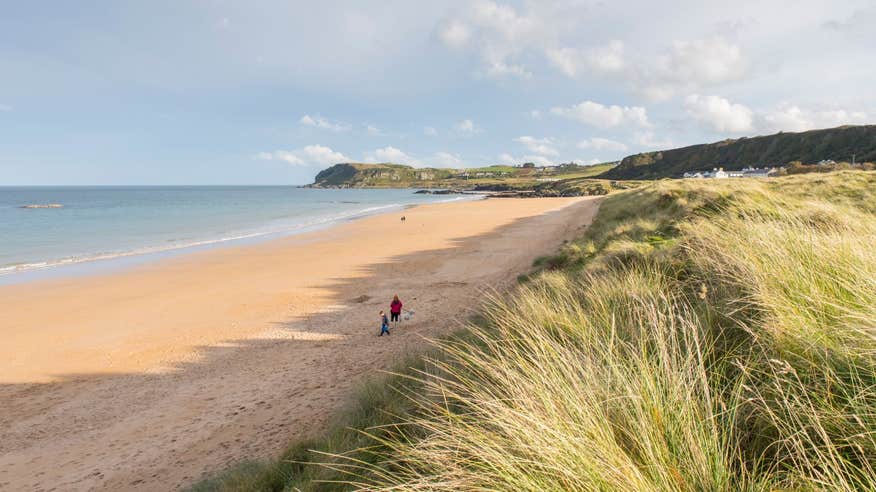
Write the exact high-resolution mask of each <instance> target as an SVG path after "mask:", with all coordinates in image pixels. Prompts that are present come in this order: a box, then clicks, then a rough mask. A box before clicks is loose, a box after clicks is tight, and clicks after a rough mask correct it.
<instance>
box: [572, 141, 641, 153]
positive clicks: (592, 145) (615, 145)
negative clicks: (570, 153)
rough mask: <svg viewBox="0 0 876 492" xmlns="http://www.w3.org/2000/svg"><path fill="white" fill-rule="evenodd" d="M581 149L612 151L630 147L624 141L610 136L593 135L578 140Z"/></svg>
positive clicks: (622, 150) (620, 150) (621, 150)
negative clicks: (612, 138)
mask: <svg viewBox="0 0 876 492" xmlns="http://www.w3.org/2000/svg"><path fill="white" fill-rule="evenodd" d="M578 148H579V149H593V150H607V151H611V152H625V151H626V150H627V149H629V147H628V146H627V144H625V143H623V142H618V141H616V140H611V139H608V138H601V137H593V138H588V139H586V140H582V141H580V142H578Z"/></svg>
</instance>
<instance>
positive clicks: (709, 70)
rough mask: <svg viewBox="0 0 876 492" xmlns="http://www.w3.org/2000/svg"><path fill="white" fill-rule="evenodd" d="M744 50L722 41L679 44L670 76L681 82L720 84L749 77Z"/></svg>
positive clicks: (670, 60)
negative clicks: (746, 72)
mask: <svg viewBox="0 0 876 492" xmlns="http://www.w3.org/2000/svg"><path fill="white" fill-rule="evenodd" d="M746 65H747V64H746V62H745V59H744V58H743V56H742V50H741V49H740V48H739V47H738V46H736V45H734V44H731V43H729V42H727V41H726V40H724V39H722V38H713V39H701V40H696V41H676V42H675V43H673V45H672V50H671V52H670V55H669V58H668V60H667V65H666V66H665V69H666V70H667V75H670V74H671V77H673V78H675V79H676V80H679V81H693V82H696V83H699V84H717V83H721V82H726V81H728V80H736V79H739V78H741V77H742V76H743V75H745V71H746V68H747V66H746Z"/></svg>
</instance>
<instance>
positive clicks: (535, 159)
mask: <svg viewBox="0 0 876 492" xmlns="http://www.w3.org/2000/svg"><path fill="white" fill-rule="evenodd" d="M525 162H531V163H533V164H535V165H537V166H552V165H553V164H554V162H553V161H552V160H551V159H549V158H547V157H545V156H543V155H524V156H521V157H514V156H513V155H511V154H508V153H503V154H499V162H498V164H504V165H506V166H516V165H519V164H523V163H525Z"/></svg>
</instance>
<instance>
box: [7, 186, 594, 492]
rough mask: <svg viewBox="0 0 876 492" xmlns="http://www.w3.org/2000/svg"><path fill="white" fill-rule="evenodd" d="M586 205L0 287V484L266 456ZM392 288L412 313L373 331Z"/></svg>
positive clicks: (152, 486)
mask: <svg viewBox="0 0 876 492" xmlns="http://www.w3.org/2000/svg"><path fill="white" fill-rule="evenodd" d="M597 203H598V201H597V200H596V199H590V198H576V199H565V198H562V199H560V198H558V199H527V200H521V199H495V200H485V201H477V202H457V203H447V204H438V205H426V206H420V207H416V208H413V209H410V210H407V211H405V212H403V214H404V215H406V216H407V220H406V221H405V222H403V223H402V222H400V221H399V216H400V215H402V213H399V214H387V215H381V216H375V217H370V218H367V219H362V220H358V221H355V222H350V223H346V224H342V225H340V226H337V227H334V228H332V229H328V230H324V231H318V232H313V233H308V234H303V235H299V236H295V237H291V238H285V239H279V240H274V241H270V242H266V243H262V244H255V245H246V246H239V247H227V248H219V249H215V250H210V251H203V252H197V253H192V254H187V255H182V256H179V257H175V258H170V259H164V260H160V261H158V262H154V263H152V264H149V265H144V266H139V267H132V268H129V269H128V270H125V271H122V272H116V273H112V274H103V275H93V276H88V277H78V278H70V279H55V280H51V281H40V282H34V283H30V284H25V285H12V286H3V287H0V339H2V340H3V343H2V345H0V490H65V491H66V490H92V489H100V490H171V489H174V488H179V487H182V486H185V485H188V484H190V483H192V482H193V481H196V480H197V479H199V478H201V477H202V476H204V474H206V473H210V472H215V471H217V470H220V469H222V468H223V467H226V466H228V465H231V464H233V463H235V462H237V461H239V460H241V459H247V458H254V457H267V456H271V455H274V454H275V453H277V452H279V451H280V450H281V449H282V448H283V446H284V445H285V444H286V443H288V442H289V441H290V440H292V439H295V438H300V437H306V436H308V435H313V434H315V433H317V432H319V430H320V429H321V428H322V426H323V425H324V424H325V422H326V420H327V418H328V417H330V416H331V414H332V413H333V412H334V411H336V410H337V409H338V408H340V407H341V406H342V405H344V404H345V403H346V402H347V401H348V400H349V398H350V394H351V389H352V388H353V387H354V385H356V384H357V383H359V382H361V381H362V380H363V378H365V377H367V376H369V375H373V374H375V373H376V372H377V371H379V370H380V369H387V368H390V367H392V366H393V365H394V364H397V363H399V361H402V360H404V358H405V357H406V356H408V355H410V354H415V353H417V352H418V351H420V350H421V349H422V347H423V346H424V345H426V343H427V342H425V340H424V337H434V336H440V335H442V334H446V333H448V332H450V331H452V330H454V329H456V328H458V327H459V326H460V324H461V322H462V321H463V320H464V319H465V318H466V315H467V313H468V312H470V310H472V309H473V308H476V307H477V306H478V304H479V299H480V297H481V296H480V293H481V292H482V291H483V290H484V289H489V288H497V289H501V288H504V287H507V286H508V285H511V284H512V283H513V281H514V279H515V277H516V275H517V274H518V273H522V272H525V271H527V270H528V268H529V267H530V265H531V262H532V260H533V259H534V258H535V257H536V256H538V255H541V254H545V253H550V252H553V251H555V250H556V248H557V247H558V246H559V244H560V243H561V241H562V240H563V239H565V238H571V237H574V236H575V235H577V234H579V233H580V229H581V228H582V227H584V226H586V225H587V224H588V223H589V222H590V220H591V219H592V217H593V214H594V213H595V211H596V208H597V207H596V204H597ZM395 292H398V293H399V294H400V295H401V297H402V300H403V301H405V308H406V309H413V310H414V311H415V313H416V314H415V315H414V317H413V319H411V320H410V321H407V322H403V323H402V325H401V326H400V327H399V328H398V329H397V330H394V331H393V333H392V335H391V337H389V338H386V337H383V338H378V337H377V336H376V334H377V332H378V328H379V325H378V318H377V312H378V311H379V310H380V309H386V308H387V307H388V303H389V300H390V299H391V296H392V294H393V293H395Z"/></svg>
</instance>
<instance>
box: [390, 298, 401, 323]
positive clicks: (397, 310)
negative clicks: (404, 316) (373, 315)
mask: <svg viewBox="0 0 876 492" xmlns="http://www.w3.org/2000/svg"><path fill="white" fill-rule="evenodd" d="M401 311H402V302H401V301H400V300H399V299H398V294H396V295H394V296H392V303H390V305H389V316H390V320H391V321H393V322H395V323H398V317H399V315H400V314H401Z"/></svg>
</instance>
